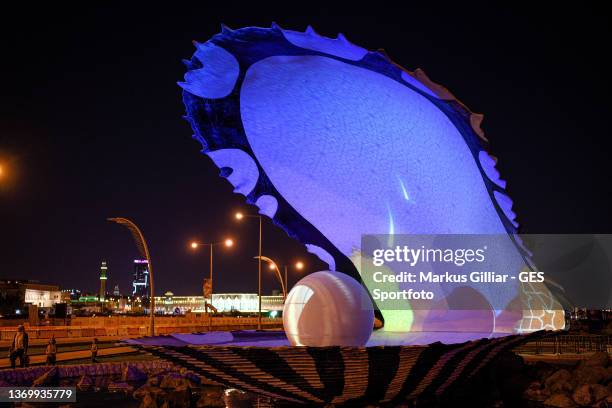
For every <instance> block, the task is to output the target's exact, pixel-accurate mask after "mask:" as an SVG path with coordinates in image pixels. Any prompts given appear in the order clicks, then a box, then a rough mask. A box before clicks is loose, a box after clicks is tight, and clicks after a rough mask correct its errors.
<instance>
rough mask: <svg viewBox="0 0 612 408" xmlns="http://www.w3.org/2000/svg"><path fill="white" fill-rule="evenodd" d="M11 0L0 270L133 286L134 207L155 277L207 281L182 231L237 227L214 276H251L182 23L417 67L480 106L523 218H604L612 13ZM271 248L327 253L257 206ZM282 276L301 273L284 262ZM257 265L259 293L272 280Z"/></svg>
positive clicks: (312, 260)
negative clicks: (291, 39) (197, 135)
mask: <svg viewBox="0 0 612 408" xmlns="http://www.w3.org/2000/svg"><path fill="white" fill-rule="evenodd" d="M211 7H213V6H208V7H202V8H201V9H199V10H196V9H190V8H188V7H186V6H183V7H177V6H174V7H159V8H155V7H154V6H150V5H148V6H147V8H137V7H132V6H129V7H119V6H115V7H108V8H104V9H97V10H96V9H87V8H64V9H60V8H49V9H48V10H45V9H43V8H34V7H32V8H33V9H32V10H27V9H22V10H16V11H14V12H13V13H7V15H6V16H5V18H6V17H8V18H9V19H10V21H9V22H8V24H5V25H4V27H3V28H2V29H1V30H2V31H3V33H2V37H1V38H2V43H3V47H2V49H3V52H4V58H3V62H4V63H3V64H2V66H1V67H0V70H1V71H2V78H3V90H2V92H1V93H0V165H2V166H3V168H4V169H5V170H4V175H3V178H2V179H0V229H1V232H2V234H0V248H1V249H0V255H1V256H0V279H3V278H18V279H36V280H39V281H41V282H43V283H56V284H59V285H60V286H61V287H63V288H72V287H75V288H79V289H82V290H84V291H90V292H94V293H95V292H96V291H97V288H98V286H97V285H98V273H99V266H100V262H101V261H103V260H105V261H107V262H108V266H109V272H108V274H109V280H108V283H107V290H108V291H109V292H112V289H113V287H114V286H115V284H119V286H120V289H121V291H122V292H124V293H125V292H127V291H128V289H129V286H130V282H131V274H132V265H131V262H132V259H134V258H138V257H139V254H138V252H137V250H136V247H135V245H134V244H133V242H132V238H131V236H130V234H129V232H128V231H127V230H125V229H124V228H122V227H120V226H117V225H115V224H112V223H109V222H107V221H106V218H107V217H127V218H130V219H133V220H134V221H135V222H136V223H137V224H138V225H139V226H140V227H141V228H142V230H143V232H144V234H145V237H146V238H147V240H148V241H149V244H150V247H151V252H152V257H153V263H154V268H155V269H154V272H155V279H156V282H155V287H156V294H157V295H161V294H163V293H164V292H166V291H168V290H170V291H172V292H174V293H175V294H177V295H180V294H200V293H201V283H202V278H204V277H207V276H208V253H207V251H206V250H205V249H204V250H200V251H199V252H198V253H197V254H194V253H193V252H192V251H191V250H190V249H189V248H188V243H189V242H190V241H191V240H194V239H195V240H201V241H208V240H215V241H217V240H221V239H223V238H225V237H226V236H231V237H232V238H234V240H235V241H236V247H235V248H233V249H231V250H227V251H226V250H224V249H222V248H218V249H217V250H216V253H215V287H214V291H215V292H250V293H255V292H256V291H257V262H256V261H255V260H254V259H252V258H253V256H254V255H256V254H257V222H256V221H255V220H254V219H249V220H246V221H243V222H242V223H237V222H235V221H234V219H233V214H234V212H235V211H244V212H248V211H250V212H252V213H254V212H255V211H256V208H255V207H249V206H247V205H246V204H245V203H244V199H243V197H242V196H239V195H236V194H233V193H232V187H231V185H230V184H229V183H228V182H227V181H225V180H224V179H222V178H220V177H219V176H218V172H219V171H218V169H217V168H216V166H214V165H213V163H212V162H211V161H210V160H209V159H208V158H207V157H205V156H203V155H202V154H201V153H199V151H200V145H199V143H198V142H197V141H195V140H193V139H192V138H191V134H192V131H191V129H190V127H189V125H188V123H187V122H185V121H184V120H183V119H182V118H181V117H182V115H183V113H184V107H183V103H182V100H181V89H180V88H179V86H178V85H177V84H176V82H177V81H181V80H182V77H183V74H184V72H185V69H184V67H183V65H182V63H181V59H182V58H189V57H190V56H191V55H192V53H193V51H194V48H193V45H192V43H191V41H192V40H198V41H200V42H204V41H206V40H208V39H209V38H210V37H211V36H212V35H214V34H215V33H217V32H219V30H220V24H221V23H225V24H227V25H228V26H230V27H233V28H238V27H243V26H251V25H255V26H269V25H270V24H271V22H272V21H275V22H277V23H278V24H280V25H281V26H282V27H284V28H288V29H293V30H304V29H305V28H306V26H307V25H309V24H310V25H312V26H313V27H314V28H315V29H316V30H317V31H318V32H320V33H322V34H324V35H327V36H330V37H335V36H336V35H337V34H338V33H339V32H342V33H344V34H345V35H346V36H347V38H348V39H349V40H351V41H352V42H354V43H356V44H358V45H361V46H363V47H365V48H368V49H378V48H384V49H385V51H386V52H387V54H388V55H389V56H390V58H391V59H392V60H394V61H395V62H397V63H398V64H400V65H402V66H404V67H405V68H408V69H410V70H413V69H415V68H417V67H420V68H422V69H424V70H425V72H426V73H427V74H428V75H429V76H430V78H432V79H433V80H434V81H436V82H439V83H440V84H442V85H444V86H446V87H447V88H448V89H449V90H450V91H451V92H453V93H454V94H455V95H456V96H457V98H459V100H461V101H462V102H463V103H465V104H466V105H467V106H468V107H469V108H470V109H471V110H473V111H474V112H482V113H484V115H485V120H484V122H483V128H484V130H485V133H486V135H487V137H488V138H489V140H490V142H491V151H492V153H493V154H494V155H496V156H497V157H499V164H498V168H499V170H500V172H501V175H502V178H504V179H505V180H507V181H508V192H509V194H510V196H511V198H512V199H513V200H514V209H515V212H516V213H517V214H518V222H519V223H520V224H521V232H526V233H609V232H612V220H611V219H610V217H609V216H608V211H609V207H610V197H612V186H611V184H610V183H609V175H610V171H609V169H608V156H609V155H608V152H607V149H606V145H607V143H606V142H607V138H608V137H609V136H610V125H609V117H610V113H611V109H610V108H611V103H610V99H609V96H608V91H609V89H610V79H609V72H610V71H611V69H610V68H612V67H611V66H610V62H609V61H607V59H606V58H605V54H606V53H607V52H606V51H605V50H606V49H609V45H610V30H611V28H610V27H611V26H612V25H611V24H610V14H609V13H606V12H605V11H604V10H600V9H597V8H589V7H587V6H577V5H573V6H572V7H571V8H569V7H568V8H562V7H561V6H557V7H555V8H554V9H550V8H546V7H545V6H540V5H538V6H530V7H529V8H528V9H524V8H520V7H518V6H517V7H514V8H511V7H509V6H508V7H501V6H499V7H494V6H490V7H489V8H474V9H469V8H466V7H457V8H446V9H440V6H439V7H438V8H435V7H433V6H430V8H426V6H423V5H419V6H417V7H416V8H415V7H410V8H406V9H401V8H397V7H394V8H393V9H391V8H388V9H380V10H369V9H364V10H358V9H357V8H353V10H352V13H353V15H349V14H347V11H346V10H342V9H338V10H334V9H331V8H326V9H321V10H315V11H316V13H315V12H313V13H312V14H310V15H309V14H307V13H306V12H303V11H302V10H300V12H299V13H298V12H296V11H295V10H293V11H290V10H288V11H285V10H266V9H265V7H263V6H261V7H257V8H255V7H253V8H252V9H247V8H245V9H242V10H238V6H237V5H232V6H231V7H230V6H228V7H226V8H217V9H212V8H211ZM215 7H219V6H215ZM263 245H264V251H263V253H264V255H266V256H269V257H271V258H273V259H275V260H276V259H278V260H279V262H280V261H283V262H293V261H295V260H297V259H300V260H302V261H304V263H305V264H306V271H308V272H313V271H316V270H321V269H323V268H324V264H323V263H322V262H320V261H318V260H317V258H316V257H315V256H313V255H311V254H308V253H307V252H306V251H305V249H304V247H303V246H302V245H301V244H299V243H298V242H296V241H294V240H292V239H291V238H289V237H288V236H287V235H286V234H285V233H284V232H283V231H281V230H280V229H279V228H277V227H275V226H274V225H273V224H272V223H271V222H270V220H268V219H264V243H263ZM290 276H291V277H292V280H291V281H292V282H295V281H296V279H297V276H298V275H297V274H295V273H293V274H291V275H290ZM277 287H278V285H277V284H276V283H275V281H274V278H273V277H272V274H271V273H267V274H266V280H265V282H264V292H266V293H269V292H270V291H271V290H272V289H276V288H277Z"/></svg>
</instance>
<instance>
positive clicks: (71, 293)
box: [62, 289, 81, 300]
mask: <svg viewBox="0 0 612 408" xmlns="http://www.w3.org/2000/svg"><path fill="white" fill-rule="evenodd" d="M62 294H63V295H64V296H67V297H68V299H69V300H79V298H80V297H81V291H80V290H79V289H62Z"/></svg>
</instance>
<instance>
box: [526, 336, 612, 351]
mask: <svg viewBox="0 0 612 408" xmlns="http://www.w3.org/2000/svg"><path fill="white" fill-rule="evenodd" d="M514 351H515V352H516V353H519V354H580V353H591V352H595V351H605V352H608V353H610V352H612V336H602V335H589V334H586V335H580V334H558V335H552V336H548V337H544V338H541V339H538V340H535V341H531V342H528V343H525V344H523V345H521V346H519V347H517V348H516V349H514Z"/></svg>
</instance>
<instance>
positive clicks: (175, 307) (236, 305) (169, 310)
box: [155, 292, 283, 314]
mask: <svg viewBox="0 0 612 408" xmlns="http://www.w3.org/2000/svg"><path fill="white" fill-rule="evenodd" d="M208 300H209V299H206V298H205V297H204V296H175V295H174V294H173V293H172V292H166V293H165V294H164V296H156V297H155V305H156V312H161V313H164V314H177V313H181V314H182V313H185V312H194V313H204V312H205V311H206V310H205V308H204V304H205V303H206V302H207V301H208ZM212 305H213V306H214V307H215V308H216V309H217V311H218V312H220V313H221V312H241V313H256V312H257V310H258V298H257V294H255V293H213V295H212ZM261 310H262V312H272V311H276V312H279V311H282V310H283V297H282V296H280V295H272V296H262V297H261Z"/></svg>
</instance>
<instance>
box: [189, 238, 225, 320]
mask: <svg viewBox="0 0 612 408" xmlns="http://www.w3.org/2000/svg"><path fill="white" fill-rule="evenodd" d="M221 244H223V245H225V246H226V247H228V248H229V247H231V246H233V245H234V241H233V240H232V239H230V238H227V239H226V240H225V241H222V242H197V241H193V242H191V248H192V249H194V250H195V249H198V247H199V246H206V245H208V246H209V247H210V269H209V278H208V279H209V282H210V305H211V306H212V292H213V247H214V246H215V245H221ZM204 296H206V293H204ZM206 312H207V313H208V331H211V329H212V319H211V316H210V312H208V310H207V311H206Z"/></svg>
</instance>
